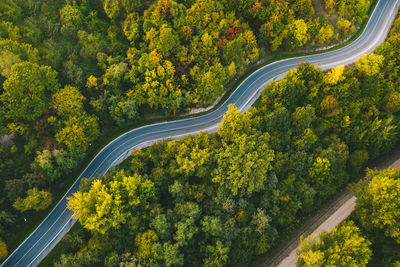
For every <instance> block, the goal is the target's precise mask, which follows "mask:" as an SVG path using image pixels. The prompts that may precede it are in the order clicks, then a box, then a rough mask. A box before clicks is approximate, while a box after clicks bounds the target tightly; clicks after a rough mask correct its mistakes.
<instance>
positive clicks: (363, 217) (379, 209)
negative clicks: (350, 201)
mask: <svg viewBox="0 0 400 267" xmlns="http://www.w3.org/2000/svg"><path fill="white" fill-rule="evenodd" d="M367 177H368V178H370V179H371V182H370V183H368V182H367V181H361V182H360V183H359V184H358V185H357V186H355V187H354V188H353V191H354V195H355V196H356V197H357V202H356V209H355V214H356V216H357V217H358V218H359V220H360V221H361V223H362V225H363V227H364V228H366V229H369V230H373V229H374V228H378V229H381V230H383V231H384V232H385V234H386V235H387V236H389V237H392V238H393V239H394V240H396V241H397V243H399V244H400V180H399V178H400V170H398V169H392V168H389V169H387V170H383V171H371V170H370V171H369V172H368V174H367Z"/></svg>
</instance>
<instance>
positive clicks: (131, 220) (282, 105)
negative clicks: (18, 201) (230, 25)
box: [60, 7, 400, 266]
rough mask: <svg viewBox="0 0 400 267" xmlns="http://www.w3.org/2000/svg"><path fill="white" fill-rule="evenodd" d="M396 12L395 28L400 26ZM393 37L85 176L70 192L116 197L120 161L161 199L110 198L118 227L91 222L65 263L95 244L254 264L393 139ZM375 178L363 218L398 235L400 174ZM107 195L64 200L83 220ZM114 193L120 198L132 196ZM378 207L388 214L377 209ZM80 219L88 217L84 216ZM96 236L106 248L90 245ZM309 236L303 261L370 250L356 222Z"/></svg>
mask: <svg viewBox="0 0 400 267" xmlns="http://www.w3.org/2000/svg"><path fill="white" fill-rule="evenodd" d="M162 10H164V9H161V7H160V10H159V11H158V12H162ZM167 10H168V9H167ZM202 19H204V20H206V19H207V16H206V15H204V17H202ZM209 19H210V20H211V18H209ZM399 21H400V20H397V22H396V23H395V25H396V26H395V28H394V30H393V31H392V35H396V34H397V32H398V29H399V28H398V27H399V25H400V24H399ZM192 23H199V24H200V23H205V22H204V21H202V20H197V21H194V22H192ZM397 42H398V41H397V39H396V38H392V37H390V38H389V40H388V41H387V42H386V43H385V44H383V45H382V46H381V47H380V48H378V49H377V51H376V54H375V55H372V56H368V57H367V60H365V58H362V59H360V61H359V63H358V64H355V66H350V67H348V68H347V69H344V68H342V67H338V68H336V69H334V70H331V71H327V72H322V71H320V70H319V69H318V68H316V67H313V66H311V65H310V64H308V63H303V64H300V65H299V66H298V68H297V69H296V70H293V71H290V72H289V73H288V74H287V75H286V77H285V78H284V79H282V80H280V81H277V82H272V83H270V84H269V85H267V87H266V90H265V91H264V92H263V93H262V95H261V97H260V99H259V101H257V102H256V103H255V105H254V107H253V108H251V109H250V110H249V111H248V112H246V113H245V114H242V113H240V112H239V111H238V110H237V108H235V107H234V106H229V108H228V112H227V114H226V115H225V117H224V118H223V120H222V122H221V125H219V128H218V131H217V133H215V134H207V133H200V134H196V135H193V136H189V137H186V138H183V139H181V140H178V141H169V140H163V141H160V142H158V143H156V144H154V145H151V146H150V147H148V148H146V149H143V150H139V149H138V150H134V151H133V153H132V156H131V157H130V158H128V159H127V160H126V161H124V162H123V163H122V164H121V165H120V166H118V167H117V168H116V169H114V170H111V172H110V174H109V175H107V176H106V177H102V178H101V179H100V181H96V182H90V183H89V184H86V185H84V186H83V187H82V189H81V191H80V192H79V193H77V195H76V196H78V195H82V196H83V195H85V196H86V195H88V194H91V193H92V192H93V193H94V189H93V188H94V186H93V185H94V184H95V185H96V187H97V185H98V184H101V186H102V188H105V189H104V190H105V191H106V192H108V194H110V195H111V196H110V197H109V199H110V201H111V202H112V201H114V197H115V196H116V195H115V194H111V193H109V192H110V190H111V188H113V186H114V185H115V181H116V177H118V175H120V173H121V172H123V173H124V177H136V176H140V177H143V179H148V181H149V183H152V184H153V185H154V188H156V189H157V198H155V199H152V201H151V202H149V203H148V204H147V205H145V207H141V208H135V209H134V211H132V210H130V208H128V207H129V205H124V206H123V208H122V210H121V208H120V206H119V205H118V204H115V205H114V206H115V210H116V212H115V213H112V210H113V205H108V206H105V207H107V208H106V209H104V210H105V211H107V212H105V213H104V215H105V217H104V218H106V219H108V218H109V216H111V217H112V216H115V215H119V214H121V218H122V219H121V220H117V219H116V221H118V231H115V230H114V228H112V227H109V228H108V229H107V230H105V231H104V234H99V231H97V230H94V229H93V230H90V232H89V233H87V234H88V237H87V240H90V241H89V242H88V245H86V244H83V245H82V246H81V248H80V249H79V251H78V252H75V251H74V252H69V251H66V252H65V253H66V255H65V256H64V257H63V258H62V261H60V262H61V263H66V262H73V260H74V259H75V257H78V256H79V257H80V256H81V255H82V257H83V255H86V254H84V253H88V252H87V251H90V252H91V253H94V254H95V255H96V257H95V258H94V259H93V260H92V261H91V262H99V261H100V262H109V261H111V260H115V261H116V262H134V263H135V264H138V263H140V264H143V265H161V266H164V265H167V266H173V265H178V266H182V265H185V264H190V265H207V266H213V265H217V266H218V265H222V266H224V265H225V266H247V265H249V264H250V263H249V262H250V260H251V259H253V258H254V257H255V256H257V255H259V254H262V253H265V252H267V251H268V250H269V249H270V248H271V246H273V245H274V244H276V242H277V240H279V238H280V237H281V235H283V234H289V233H290V232H291V231H293V230H294V229H296V227H297V226H298V225H299V223H300V222H301V221H302V220H303V219H304V218H305V217H307V216H310V215H311V214H313V213H314V212H315V210H316V209H317V208H318V207H320V206H321V205H322V204H323V203H325V202H326V201H327V200H328V199H330V197H332V196H333V195H334V194H335V193H336V192H337V191H338V190H339V189H341V188H343V186H345V185H346V184H347V183H348V182H349V181H350V178H351V177H355V176H358V175H360V171H362V170H363V168H364V167H365V164H366V163H367V162H368V161H369V160H370V159H374V158H376V157H378V156H379V155H382V154H383V153H385V152H387V151H388V150H389V149H391V148H392V147H393V146H394V144H395V143H396V140H398V134H399V132H398V126H399V120H398V117H397V111H392V110H396V109H390V108H389V109H388V108H387V106H388V105H387V103H388V100H387V99H388V97H390V96H392V95H393V94H395V92H399V90H400V88H399V83H398V82H397V81H398V77H397V71H396V67H395V66H398V64H399V63H398V62H399V61H398V55H395V54H392V53H390V52H389V50H387V47H388V46H390V47H395V44H397ZM388 55H389V56H388ZM376 63H377V64H376ZM360 64H361V65H360ZM370 70H373V71H372V72H370ZM372 83H373V85H374V86H372ZM89 185H92V187H91V189H89ZM371 185H373V183H371ZM374 188H379V189H380V190H381V189H384V190H386V191H384V192H388V193H387V194H386V193H385V194H378V193H377V194H376V195H379V196H382V198H379V200H380V201H378V202H372V201H373V200H374V198H373V197H367V196H368V194H366V195H365V197H364V198H365V201H367V200H368V201H369V202H368V203H370V202H371V204H368V206H371V205H376V208H375V209H373V210H372V212H374V213H373V215H372V214H371V210H369V209H368V210H367V209H366V208H365V214H366V215H365V216H364V217H365V218H367V217H368V218H369V217H371V216H373V217H374V218H373V219H369V220H368V222H369V223H375V222H376V225H378V224H379V227H381V228H378V229H379V231H382V232H384V233H386V235H387V236H388V238H391V239H393V240H396V233H397V232H396V230H393V229H396V226H397V221H398V220H397V219H396V218H397V217H396V216H397V215H396V213H395V212H393V213H392V211H396V208H397V207H396V203H397V202H396V201H395V199H394V198H395V197H396V194H394V193H393V192H394V191H395V189H396V182H390V183H389V182H385V183H384V184H382V183H380V186H375V185H374ZM369 190H370V189H368V188H364V189H363V190H362V192H368V191H369ZM88 192H89V193H88ZM119 192H124V190H122V189H121V190H120V191H119ZM360 192H361V191H360ZM371 192H372V191H371ZM121 194H122V195H123V193H121ZM386 195H387V196H388V197H387V199H386V197H385V198H384V197H383V196H386ZM106 199H107V197H103V198H93V202H91V201H89V202H87V201H83V200H82V201H80V199H79V198H72V199H71V200H70V201H71V202H70V203H73V205H74V208H73V210H74V211H75V212H77V214H80V213H81V212H86V211H91V212H90V213H86V214H87V216H88V218H87V219H88V220H93V223H94V224H96V223H100V224H101V223H102V222H103V219H104V218H103V217H99V216H98V215H99V214H98V212H97V211H96V210H95V208H94V207H96V205H99V206H98V207H100V206H102V205H103V204H104V201H105V200H106ZM118 199H120V200H122V201H123V202H126V203H127V201H128V200H127V199H129V198H124V197H121V198H118ZM144 199H145V198H144ZM386 202H387V203H386ZM104 205H105V204H104ZM382 205H383V206H382ZM378 209H379V210H382V211H384V212H386V214H385V215H384V216H381V214H379V210H378ZM89 217H90V218H89ZM379 218H382V219H385V223H386V221H387V223H386V224H385V223H383V222H381V221H379ZM357 224H358V223H357ZM82 225H83V226H85V227H86V225H87V224H86V223H85V222H83V221H82ZM86 228H87V227H86ZM389 228H390V229H391V230H389ZM374 229H375V228H374ZM362 231H363V233H364V231H365V229H364V228H363V229H362ZM375 231H376V230H375ZM392 236H393V237H392ZM369 238H370V235H369V234H368V239H369ZM105 240H107V242H105ZM393 240H392V241H393ZM122 241H123V242H122ZM102 243H108V244H112V247H113V248H112V249H107V248H103V249H97V250H94V249H91V247H93V246H96V247H101V244H102ZM121 243H123V244H124V246H122V245H121ZM307 244H308V245H305V246H306V249H305V250H304V255H303V256H302V261H303V263H299V264H303V265H307V264H308V263H310V264H311V263H313V262H314V263H315V264H316V265H317V266H319V265H349V266H363V265H366V264H367V262H368V260H369V259H371V257H372V256H371V255H372V253H371V249H373V250H374V252H375V251H376V247H375V246H376V245H375V243H374V244H373V245H372V246H371V248H370V243H369V242H368V241H367V240H366V238H365V237H363V235H362V234H361V231H360V230H359V229H358V228H357V227H356V226H354V225H353V224H352V223H345V224H343V225H342V226H340V227H339V228H337V229H336V230H334V231H333V232H332V233H330V234H324V235H323V237H322V238H321V241H315V242H311V243H307ZM396 246H397V243H396V242H395V241H393V242H392V243H390V246H389V247H388V246H387V247H385V251H384V252H385V253H386V254H385V255H388V254H389V252H388V251H393V253H392V254H391V255H396V253H395V251H396V249H397V247H396ZM126 253H130V256H129V257H127V256H126V255H127V254H126ZM382 253H383V252H382ZM390 253H391V252H390ZM385 257H386V256H385ZM387 258H388V257H387ZM392 259H393V260H398V259H397V258H395V257H394V256H392ZM371 260H372V261H374V258H372V259H371ZM310 261H313V262H310ZM325 263H326V264H325Z"/></svg>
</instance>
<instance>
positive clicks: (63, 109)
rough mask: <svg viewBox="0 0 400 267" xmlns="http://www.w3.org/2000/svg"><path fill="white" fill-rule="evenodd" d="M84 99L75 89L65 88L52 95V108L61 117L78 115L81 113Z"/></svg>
mask: <svg viewBox="0 0 400 267" xmlns="http://www.w3.org/2000/svg"><path fill="white" fill-rule="evenodd" d="M84 100H85V97H84V96H83V95H82V94H81V92H80V91H79V90H78V88H76V87H72V86H66V87H64V88H62V89H59V90H58V91H57V92H56V93H55V94H53V101H52V103H51V105H52V107H53V108H54V109H55V110H56V111H57V114H58V115H59V116H61V117H68V116H71V115H74V114H80V113H82V111H83V101H84Z"/></svg>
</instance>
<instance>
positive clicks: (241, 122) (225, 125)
mask: <svg viewBox="0 0 400 267" xmlns="http://www.w3.org/2000/svg"><path fill="white" fill-rule="evenodd" d="M254 132H255V130H254V129H253V128H252V127H251V113H250V112H247V113H245V114H243V113H241V112H240V111H239V110H238V109H237V107H236V106H235V105H234V104H230V105H229V106H228V111H227V112H226V114H225V115H224V117H223V118H222V121H221V125H219V127H218V135H219V136H220V137H221V139H222V140H223V141H224V142H225V143H228V142H232V141H234V140H236V138H237V137H239V136H240V135H242V134H252V133H254Z"/></svg>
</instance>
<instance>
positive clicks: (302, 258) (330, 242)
mask: <svg viewBox="0 0 400 267" xmlns="http://www.w3.org/2000/svg"><path fill="white" fill-rule="evenodd" d="M370 244H371V242H369V241H368V240H367V239H365V238H364V237H363V236H362V234H361V232H360V229H358V227H357V226H355V225H354V223H353V222H352V221H349V222H344V223H342V224H341V225H339V226H338V227H336V228H333V230H332V231H331V232H330V233H327V232H323V233H321V234H320V235H319V237H318V240H317V239H316V237H315V236H313V237H311V238H308V239H303V240H302V241H301V242H300V249H299V250H298V251H297V254H298V260H297V266H315V267H317V266H367V263H368V261H369V260H370V258H371V255H372V251H371V249H370V248H369V246H370Z"/></svg>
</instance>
